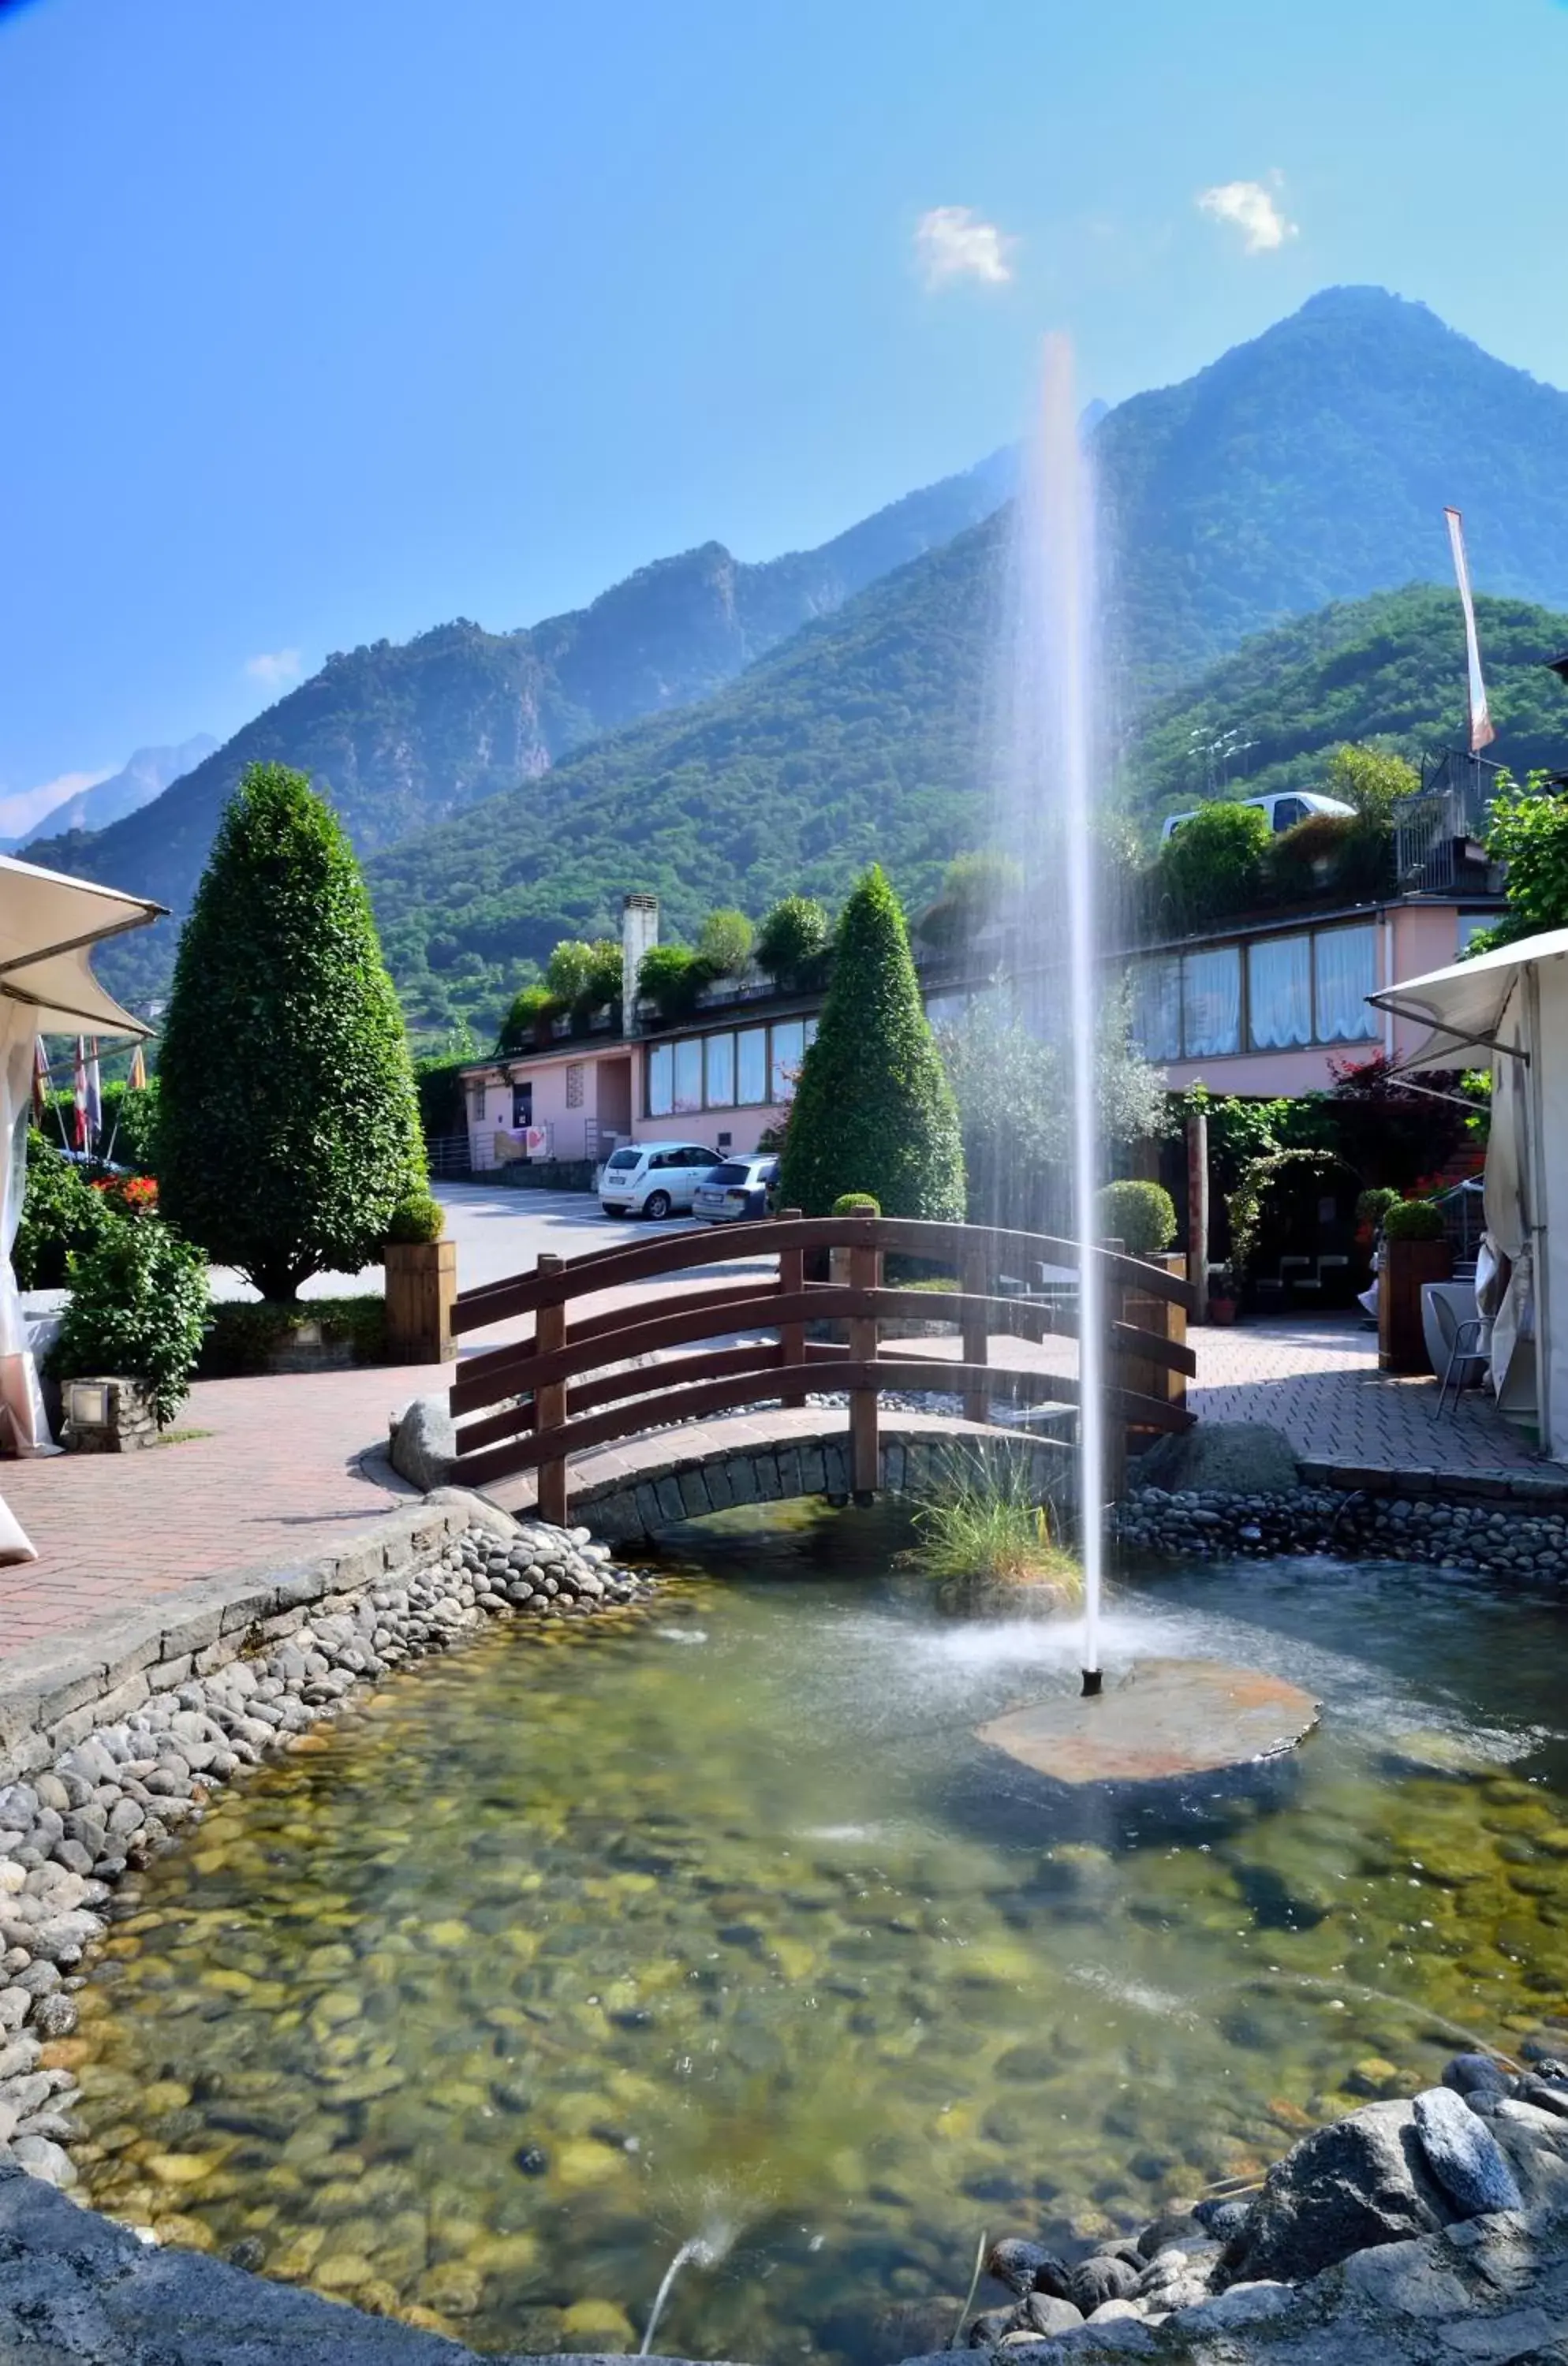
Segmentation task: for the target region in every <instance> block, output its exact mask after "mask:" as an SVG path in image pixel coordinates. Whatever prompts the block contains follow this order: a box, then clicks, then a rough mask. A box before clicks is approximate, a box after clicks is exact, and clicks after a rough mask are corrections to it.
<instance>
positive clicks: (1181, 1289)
mask: <svg viewBox="0 0 1568 2366" xmlns="http://www.w3.org/2000/svg"><path fill="white" fill-rule="evenodd" d="M823 1251H828V1252H829V1253H831V1252H838V1253H840V1255H839V1257H838V1259H837V1263H838V1265H839V1267H840V1269H841V1270H842V1271H843V1273H844V1278H841V1279H840V1278H839V1276H838V1275H837V1274H836V1275H835V1279H832V1280H829V1281H826V1282H822V1281H808V1280H807V1279H806V1260H807V1256H814V1255H816V1256H820V1253H821V1252H823ZM889 1252H892V1253H895V1254H897V1255H899V1256H910V1257H917V1258H921V1259H929V1260H931V1261H933V1262H935V1263H938V1264H940V1265H942V1266H943V1267H945V1268H947V1270H948V1271H949V1272H950V1273H952V1274H953V1275H955V1276H956V1278H957V1281H958V1285H959V1286H958V1288H957V1289H956V1290H953V1291H945V1290H944V1291H942V1292H941V1293H940V1294H935V1293H932V1292H931V1291H930V1290H916V1289H904V1288H898V1287H897V1286H894V1287H889V1286H887V1285H886V1283H885V1281H884V1279H883V1259H884V1256H886V1254H888V1253H889ZM1091 1255H1093V1256H1095V1257H1097V1258H1098V1259H1099V1260H1100V1267H1101V1275H1102V1283H1103V1290H1104V1301H1103V1302H1104V1304H1105V1306H1106V1309H1107V1313H1108V1322H1107V1329H1106V1337H1107V1346H1108V1349H1109V1358H1110V1360H1109V1365H1108V1371H1109V1377H1110V1386H1109V1387H1108V1390H1107V1403H1108V1404H1109V1407H1110V1410H1111V1414H1112V1416H1113V1419H1114V1421H1116V1422H1119V1423H1120V1424H1122V1425H1123V1426H1124V1427H1127V1428H1133V1429H1139V1430H1182V1429H1186V1428H1187V1427H1189V1426H1190V1420H1191V1416H1190V1414H1189V1413H1188V1410H1187V1403H1186V1383H1187V1380H1189V1379H1190V1377H1191V1375H1192V1373H1193V1372H1194V1371H1195V1369H1196V1365H1195V1362H1194V1358H1193V1356H1192V1351H1191V1350H1190V1347H1188V1346H1187V1345H1186V1339H1185V1324H1186V1317H1187V1315H1188V1314H1190V1312H1191V1308H1192V1299H1191V1293H1190V1290H1189V1288H1188V1285H1187V1283H1186V1282H1185V1281H1183V1280H1181V1279H1179V1277H1178V1276H1176V1275H1174V1274H1171V1273H1168V1272H1167V1271H1166V1270H1165V1269H1164V1268H1161V1267H1158V1266H1154V1265H1149V1264H1146V1263H1145V1262H1144V1261H1143V1260H1141V1259H1139V1258H1136V1257H1128V1256H1121V1255H1118V1254H1116V1253H1115V1252H1113V1251H1111V1250H1105V1249H1096V1250H1094V1251H1092V1252H1091ZM756 1256H767V1257H769V1258H771V1259H772V1260H773V1268H772V1271H771V1272H770V1271H768V1270H767V1269H766V1268H763V1269H761V1270H758V1269H756V1268H752V1269H750V1270H749V1271H745V1270H743V1271H742V1272H740V1273H739V1274H736V1275H734V1276H732V1277H731V1278H730V1279H727V1280H725V1281H723V1282H720V1283H718V1284H716V1285H714V1284H708V1285H706V1286H704V1287H702V1288H699V1289H696V1290H687V1291H683V1292H681V1293H675V1292H659V1293H656V1294H653V1295H650V1296H648V1297H645V1298H643V1299H641V1300H640V1301H633V1302H631V1303H629V1304H624V1305H621V1306H619V1307H616V1308H615V1309H614V1310H613V1311H612V1312H610V1313H596V1314H591V1315H585V1316H582V1317H581V1318H579V1319H577V1320H575V1321H573V1320H571V1319H570V1308H571V1307H572V1306H573V1305H574V1304H575V1302H576V1301H579V1300H581V1299H585V1298H590V1297H592V1296H596V1295H597V1294H598V1293H600V1292H602V1291H604V1290H624V1289H625V1288H626V1287H627V1286H628V1285H630V1284H634V1283H637V1282H648V1281H653V1280H657V1279H660V1278H661V1277H663V1276H666V1275H670V1274H674V1273H678V1272H680V1271H682V1269H685V1268H700V1267H703V1266H711V1265H713V1264H714V1263H715V1261H716V1257H721V1258H722V1259H723V1261H724V1263H725V1264H726V1265H727V1266H728V1264H729V1263H730V1262H731V1260H733V1259H736V1258H741V1257H756ZM1042 1263H1043V1264H1046V1265H1051V1266H1056V1267H1066V1268H1073V1269H1076V1268H1077V1263H1078V1252H1077V1245H1076V1244H1075V1243H1073V1242H1071V1241H1062V1240H1055V1239H1052V1238H1050V1237H1049V1236H1047V1235H1045V1234H1036V1233H1015V1232H1002V1231H993V1230H991V1229H989V1228H987V1227H982V1226H979V1225H967V1224H947V1223H921V1222H906V1221H900V1220H896V1219H892V1218H888V1217H867V1216H819V1217H804V1216H801V1215H800V1214H798V1213H796V1212H795V1211H788V1210H786V1211H784V1214H783V1215H780V1216H774V1217H771V1218H767V1219H764V1220H761V1221H760V1222H754V1223H742V1224H730V1225H727V1226H726V1227H725V1232H724V1241H723V1246H722V1248H719V1247H718V1245H717V1244H716V1242H715V1241H714V1239H713V1238H712V1237H711V1236H705V1235H703V1234H680V1235H677V1236H675V1237H673V1238H670V1239H665V1240H660V1241H657V1242H649V1243H648V1244H646V1245H644V1244H642V1243H637V1244H636V1245H632V1246H630V1247H618V1248H612V1249H601V1250H598V1251H595V1252H594V1253H592V1254H591V1255H589V1256H581V1257H573V1258H572V1259H570V1262H569V1261H567V1260H566V1259H564V1258H561V1257H557V1256H541V1257H540V1258H539V1259H538V1261H537V1264H536V1267H535V1269H534V1271H533V1272H532V1273H529V1274H516V1275H513V1276H512V1277H511V1278H510V1279H506V1280H503V1281H495V1282H488V1283H485V1284H483V1285H482V1286H481V1287H479V1289H476V1290H465V1291H464V1292H463V1293H462V1294H461V1296H460V1297H459V1298H458V1299H457V1304H456V1306H455V1308H454V1310H453V1317H452V1327H453V1330H454V1331H455V1332H457V1333H458V1334H463V1333H466V1332H472V1331H478V1330H482V1329H484V1328H485V1327H487V1326H488V1325H489V1324H493V1323H500V1322H503V1321H506V1320H508V1319H510V1318H512V1317H514V1316H518V1315H532V1316H533V1318H534V1329H533V1333H532V1335H530V1336H529V1337H527V1338H525V1339H522V1340H518V1341H515V1342H513V1343H511V1344H509V1345H507V1346H501V1347H494V1348H491V1349H488V1350H487V1351H486V1352H484V1353H483V1354H480V1355H478V1356H475V1357H472V1358H469V1360H468V1361H467V1362H466V1363H464V1364H463V1365H462V1366H461V1367H460V1368H459V1370H458V1374H457V1380H456V1382H455V1383H454V1385H453V1388H452V1392H451V1406H452V1413H453V1415H454V1417H455V1419H457V1421H458V1422H459V1423H460V1426H459V1428H458V1430H457V1463H456V1466H455V1469H454V1470H453V1477H454V1479H455V1480H456V1481H457V1483H458V1484H459V1485H467V1486H482V1485H484V1484H485V1483H486V1482H490V1481H493V1480H496V1479H500V1478H503V1477H506V1476H508V1475H510V1474H512V1473H514V1472H519V1471H525V1470H536V1471H537V1472H538V1504H539V1510H540V1513H541V1515H543V1516H544V1517H545V1518H546V1519H548V1520H553V1521H557V1522H561V1521H564V1520H565V1518H566V1515H567V1510H568V1505H569V1502H570V1494H571V1484H572V1482H571V1476H570V1461H571V1458H572V1456H573V1455H574V1454H581V1453H586V1452H589V1451H591V1450H592V1448H597V1447H601V1446H606V1445H609V1444H611V1443H612V1442H613V1441H614V1440H615V1439H617V1438H624V1437H634V1436H636V1435H637V1434H638V1433H640V1432H643V1431H649V1430H654V1429H663V1428H669V1427H671V1426H672V1425H680V1424H683V1423H687V1422H692V1421H700V1420H705V1419H706V1418H707V1417H708V1416H710V1415H712V1414H720V1413H727V1412H733V1411H735V1410H737V1409H738V1408H740V1407H743V1406H755V1405H758V1404H762V1403H782V1404H784V1405H786V1406H793V1405H800V1404H803V1403H805V1401H806V1395H807V1390H808V1389H810V1388H812V1387H816V1388H818V1389H831V1390H840V1389H841V1390H847V1391H849V1398H850V1409H849V1435H850V1447H851V1468H852V1484H853V1487H854V1490H855V1492H856V1493H857V1494H858V1493H866V1494H869V1493H874V1491H875V1488H876V1484H877V1470H878V1403H879V1393H880V1391H883V1390H886V1389H898V1390H908V1389H928V1390H933V1391H943V1392H948V1391H951V1392H952V1393H953V1394H956V1395H958V1396H960V1397H961V1398H962V1400H963V1406H964V1419H965V1420H966V1421H969V1422H974V1423H980V1424H983V1425H990V1402H991V1394H992V1391H993V1390H995V1389H997V1388H998V1384H999V1385H1000V1389H1001V1391H1003V1392H1005V1393H1006V1394H1008V1395H1010V1396H1011V1397H1013V1398H1014V1399H1017V1400H1021V1401H1023V1402H1040V1401H1045V1402H1048V1403H1068V1404H1071V1403H1077V1396H1078V1383H1077V1379H1076V1378H1075V1377H1074V1376H1072V1375H1066V1374H1062V1373H1057V1372H1050V1371H1046V1370H1043V1369H1041V1368H1040V1367H1039V1366H1038V1365H1027V1364H1021V1363H1010V1362H1009V1361H1008V1360H1007V1359H1006V1358H1005V1356H1004V1358H1003V1359H1002V1360H1001V1361H1000V1362H998V1361H997V1360H996V1358H994V1356H993V1354H992V1352H991V1336H990V1335H991V1334H992V1333H993V1332H999V1333H1003V1334H1005V1335H1011V1336H1015V1337H1021V1338H1033V1339H1041V1338H1043V1337H1045V1336H1046V1335H1051V1334H1055V1335H1061V1336H1066V1337H1076V1336H1077V1315H1076V1313H1068V1312H1066V1311H1065V1310H1064V1308H1063V1306H1062V1305H1061V1303H1060V1302H1059V1301H1051V1300H1033V1299H1030V1298H1019V1297H1017V1296H1010V1295H1008V1294H1006V1293H1005V1291H1003V1290H1001V1289H1000V1288H999V1287H998V1284H999V1282H1000V1281H1001V1279H1002V1278H1003V1277H1004V1275H1006V1274H1007V1273H1010V1272H1011V1273H1016V1272H1018V1271H1019V1270H1020V1269H1022V1270H1024V1271H1026V1272H1027V1271H1029V1270H1030V1269H1031V1268H1032V1267H1033V1266H1035V1265H1037V1264H1042ZM911 1317H917V1318H920V1319H923V1320H925V1321H927V1322H931V1323H933V1324H934V1323H936V1322H939V1321H945V1322H949V1323H956V1324H957V1325H958V1327H959V1331H960V1335H961V1338H960V1351H959V1356H958V1358H957V1359H956V1360H953V1359H952V1358H948V1357H945V1356H940V1355H931V1354H927V1355H922V1354H921V1353H920V1352H919V1347H918V1346H915V1345H914V1344H912V1343H910V1342H908V1341H907V1340H903V1339H900V1340H899V1341H897V1344H896V1347H895V1352H894V1353H892V1354H885V1353H883V1352H882V1351H881V1343H880V1340H879V1326H880V1324H881V1323H882V1322H883V1321H884V1320H885V1319H890V1318H898V1319H899V1320H900V1321H903V1322H908V1320H909V1319H910V1318H911ZM1134 1318H1136V1319H1134ZM824 1322H831V1323H833V1324H841V1325H843V1326H844V1327H845V1329H846V1331H847V1336H846V1337H845V1338H843V1339H824V1338H820V1337H814V1336H812V1335H811V1333H812V1332H813V1331H814V1330H815V1329H816V1328H817V1327H818V1325H820V1324H823V1323H824ZM702 1343H707V1344H702ZM677 1349H690V1350H693V1351H694V1352H691V1353H683V1354H676V1353H672V1352H671V1351H672V1350H677ZM650 1359H651V1360H650ZM998 1426H999V1425H998Z"/></svg>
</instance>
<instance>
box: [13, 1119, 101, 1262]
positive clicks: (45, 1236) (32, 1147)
mask: <svg viewBox="0 0 1568 2366" xmlns="http://www.w3.org/2000/svg"><path fill="white" fill-rule="evenodd" d="M113 1221H114V1211H113V1209H112V1208H111V1207H110V1206H109V1204H108V1201H107V1199H106V1197H105V1195H104V1194H103V1192H101V1191H95V1190H94V1189H93V1187H92V1185H91V1183H90V1182H89V1181H88V1179H87V1175H86V1171H85V1168H83V1167H81V1166H77V1164H76V1163H75V1161H74V1159H71V1158H67V1157H66V1156H65V1155H64V1153H63V1152H62V1151H59V1150H56V1149H55V1148H54V1147H53V1145H52V1144H50V1143H48V1142H46V1141H45V1140H44V1137H43V1136H42V1134H41V1133H37V1132H29V1133H28V1181H27V1189H26V1191H25V1192H24V1193H23V1196H22V1216H21V1222H20V1223H19V1224H18V1225H17V1238H16V1242H15V1245H14V1246H13V1248H12V1250H11V1264H12V1268H13V1269H14V1271H15V1273H16V1276H17V1281H18V1283H19V1284H20V1285H21V1287H22V1289H24V1290H62V1289H63V1288H64V1286H65V1278H66V1264H67V1260H68V1259H69V1258H70V1256H71V1255H72V1252H73V1250H85V1249H89V1248H91V1247H92V1246H93V1245H94V1243H95V1242H96V1241H98V1240H101V1239H102V1237H103V1234H104V1232H105V1230H106V1228H107V1226H108V1225H109V1224H110V1223H112V1222H113Z"/></svg>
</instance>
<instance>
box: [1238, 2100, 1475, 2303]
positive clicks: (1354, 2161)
mask: <svg viewBox="0 0 1568 2366" xmlns="http://www.w3.org/2000/svg"><path fill="white" fill-rule="evenodd" d="M1456 2100H1457V2099H1456ZM1459 2108H1460V2109H1461V2111H1462V2110H1463V2109H1464V2108H1465V2107H1464V2106H1463V2104H1461V2105H1460V2106H1459ZM1453 2216H1454V2212H1453V2210H1452V2209H1451V2208H1450V2205H1449V2203H1448V2202H1447V2200H1446V2199H1445V2197H1444V2194H1443V2192H1442V2190H1441V2188H1440V2187H1439V2186H1438V2184H1437V2182H1436V2180H1434V2178H1433V2176H1432V2173H1431V2170H1430V2169H1429V2168H1428V2166H1427V2157H1426V2154H1425V2153H1424V2151H1423V2150H1422V2146H1421V2139H1420V2136H1419V2134H1418V2132H1417V2129H1416V2113H1415V2111H1414V2109H1413V2107H1412V2106H1411V2105H1410V2104H1409V2103H1406V2102H1388V2103H1369V2104H1368V2105H1367V2106H1366V2108H1365V2109H1364V2110H1362V2111H1359V2112H1353V2113H1351V2114H1350V2116H1349V2118H1348V2119H1345V2120H1340V2121H1337V2123H1336V2124H1335V2125H1334V2126H1333V2127H1328V2128H1318V2129H1316V2130H1314V2133H1313V2134H1312V2135H1309V2136H1303V2139H1302V2141H1301V2143H1300V2144H1298V2145H1293V2146H1292V2148H1291V2150H1290V2151H1289V2152H1288V2153H1287V2154H1286V2155H1285V2158H1284V2159H1283V2160H1280V2161H1276V2162H1275V2164H1274V2166H1273V2168H1272V2169H1270V2170H1269V2174H1268V2176H1267V2178H1266V2179H1265V2180H1264V2182H1263V2191H1262V2192H1261V2193H1260V2194H1259V2195H1258V2200H1257V2201H1256V2203H1254V2204H1253V2206H1252V2208H1251V2210H1250V2211H1249V2212H1248V2213H1247V2224H1246V2225H1245V2226H1244V2227H1242V2229H1241V2230H1240V2232H1239V2233H1238V2234H1237V2235H1235V2236H1233V2238H1232V2240H1231V2241H1230V2242H1229V2243H1228V2244H1227V2245H1226V2247H1225V2251H1224V2278H1225V2282H1227V2283H1232V2284H1235V2283H1244V2282H1246V2283H1252V2282H1267V2281H1283V2282H1292V2283H1296V2282H1302V2281H1303V2279H1304V2278H1306V2277H1307V2276H1315V2275H1316V2274H1317V2273H1318V2272H1319V2270H1321V2269H1323V2268H1331V2267H1333V2266H1334V2265H1335V2263H1336V2261H1337V2260H1339V2259H1348V2258H1349V2256H1350V2254H1351V2253H1352V2251H1364V2250H1366V2249H1367V2248H1369V2247H1370V2246H1371V2244H1373V2243H1398V2242H1403V2241H1404V2239H1405V2238H1406V2237H1407V2236H1412V2235H1429V2234H1432V2233H1434V2232H1435V2231H1436V2230H1437V2228H1438V2227H1439V2226H1442V2225H1446V2224H1447V2223H1448V2222H1449V2221H1450V2219H1451V2218H1452V2217H1453Z"/></svg>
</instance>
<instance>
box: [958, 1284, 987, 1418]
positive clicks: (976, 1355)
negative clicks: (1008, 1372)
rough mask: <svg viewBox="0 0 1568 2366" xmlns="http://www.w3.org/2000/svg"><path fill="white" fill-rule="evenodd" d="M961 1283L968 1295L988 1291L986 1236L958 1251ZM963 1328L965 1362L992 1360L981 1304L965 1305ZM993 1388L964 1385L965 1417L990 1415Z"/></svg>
mask: <svg viewBox="0 0 1568 2366" xmlns="http://www.w3.org/2000/svg"><path fill="white" fill-rule="evenodd" d="M958 1287H959V1289H960V1290H962V1292H963V1293H964V1297H965V1298H984V1297H986V1296H987V1293H988V1287H989V1274H988V1271H987V1261H986V1247H985V1243H984V1241H983V1240H966V1241H964V1244H963V1245H962V1247H961V1248H960V1250H959V1253H958ZM961 1328H962V1331H963V1334H964V1336H963V1342H962V1350H963V1352H962V1356H961V1359H960V1360H961V1361H962V1362H964V1363H965V1364H987V1363H989V1361H990V1355H991V1350H990V1339H989V1336H988V1335H987V1327H986V1315H985V1312H984V1310H983V1309H982V1308H980V1307H967V1306H966V1307H965V1308H964V1311H963V1316H962V1322H961ZM990 1410H991V1402H990V1391H989V1389H987V1388H985V1387H976V1388H970V1389H965V1390H964V1420H965V1421H981V1422H983V1421H986V1420H988V1419H989V1417H990Z"/></svg>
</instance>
